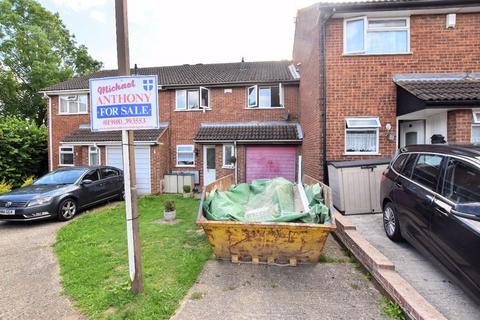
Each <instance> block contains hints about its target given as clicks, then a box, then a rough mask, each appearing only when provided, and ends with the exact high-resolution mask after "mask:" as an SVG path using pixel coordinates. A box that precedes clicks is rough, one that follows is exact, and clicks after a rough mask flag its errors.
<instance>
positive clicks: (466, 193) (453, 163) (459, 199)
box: [443, 158, 480, 203]
mask: <svg viewBox="0 0 480 320" xmlns="http://www.w3.org/2000/svg"><path fill="white" fill-rule="evenodd" d="M479 179H480V171H479V169H478V168H476V167H474V166H473V165H470V164H468V163H466V162H463V161H461V160H458V159H453V158H450V159H449V160H448V164H447V172H446V175H445V186H444V190H443V195H444V196H445V197H446V198H447V199H449V200H451V201H453V202H455V203H471V202H480V183H479V181H480V180H479Z"/></svg>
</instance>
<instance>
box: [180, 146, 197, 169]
mask: <svg viewBox="0 0 480 320" xmlns="http://www.w3.org/2000/svg"><path fill="white" fill-rule="evenodd" d="M177 167H195V147H194V146H193V145H185V144H183V145H178V146H177Z"/></svg>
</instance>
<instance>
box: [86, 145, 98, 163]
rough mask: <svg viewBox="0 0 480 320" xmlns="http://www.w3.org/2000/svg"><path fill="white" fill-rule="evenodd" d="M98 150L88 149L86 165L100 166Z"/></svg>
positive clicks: (92, 147) (94, 148)
mask: <svg viewBox="0 0 480 320" xmlns="http://www.w3.org/2000/svg"><path fill="white" fill-rule="evenodd" d="M100 162H101V161H100V148H98V147H96V146H89V147H88V165H89V166H99V165H100Z"/></svg>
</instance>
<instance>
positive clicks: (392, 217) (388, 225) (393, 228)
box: [383, 202, 403, 241]
mask: <svg viewBox="0 0 480 320" xmlns="http://www.w3.org/2000/svg"><path fill="white" fill-rule="evenodd" d="M383 228H384V229H385V233H386V234H387V237H389V238H390V240H392V241H401V240H403V238H402V234H401V233H400V223H399V221H398V215H397V212H396V211H395V208H394V207H393V204H392V203H391V202H389V203H387V204H386V205H385V207H384V208H383Z"/></svg>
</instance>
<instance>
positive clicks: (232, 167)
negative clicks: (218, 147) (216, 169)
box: [222, 166, 235, 170]
mask: <svg viewBox="0 0 480 320" xmlns="http://www.w3.org/2000/svg"><path fill="white" fill-rule="evenodd" d="M222 169H229V170H233V169H235V166H222Z"/></svg>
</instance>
